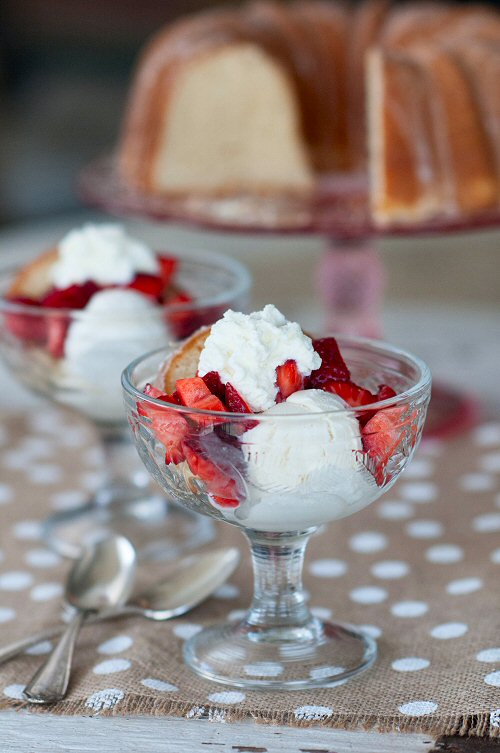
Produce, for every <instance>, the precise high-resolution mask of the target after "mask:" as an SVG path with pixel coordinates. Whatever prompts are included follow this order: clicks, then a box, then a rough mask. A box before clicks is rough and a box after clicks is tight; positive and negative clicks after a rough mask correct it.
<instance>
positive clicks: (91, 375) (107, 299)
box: [64, 289, 168, 421]
mask: <svg viewBox="0 0 500 753" xmlns="http://www.w3.org/2000/svg"><path fill="white" fill-rule="evenodd" d="M167 340H168V329H167V326H166V324H165V323H164V321H163V319H162V310H161V308H159V307H158V306H155V304H154V303H153V302H152V301H150V300H149V299H148V298H147V297H146V296H143V295H141V293H138V292H136V291H135V290H119V289H116V290H114V289H113V290H103V291H101V292H99V293H96V294H95V295H94V296H93V297H92V298H91V300H90V301H89V303H88V304H87V306H86V307H85V309H83V310H82V311H81V312H78V318H77V319H75V320H74V321H73V322H72V324H71V325H70V327H69V329H68V333H67V336H66V341H65V346H64V353H65V359H64V381H65V387H66V390H67V402H70V403H71V404H72V405H73V406H74V407H75V408H77V409H79V410H81V411H82V412H84V413H86V414H87V415H90V416H92V417H94V418H96V419H98V420H101V421H116V420H122V419H123V402H122V396H121V390H120V376H121V372H122V371H123V369H124V368H125V366H127V365H128V364H129V363H130V361H132V360H133V359H134V358H137V357H138V356H140V355H141V353H145V352H146V351H148V350H153V349H154V348H159V347H160V346H161V345H164V344H165V342H167Z"/></svg>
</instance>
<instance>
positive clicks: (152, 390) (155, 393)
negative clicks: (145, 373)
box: [143, 382, 166, 400]
mask: <svg viewBox="0 0 500 753" xmlns="http://www.w3.org/2000/svg"><path fill="white" fill-rule="evenodd" d="M143 392H144V394H145V395H148V396H149V397H154V398H156V399H157V400H160V399H161V398H163V397H165V395H166V393H165V392H162V391H161V390H159V389H158V388H157V387H153V385H152V384H149V382H148V383H147V385H146V386H145V387H144V389H143Z"/></svg>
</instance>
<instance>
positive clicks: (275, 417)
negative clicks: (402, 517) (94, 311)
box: [121, 334, 432, 422]
mask: <svg viewBox="0 0 500 753" xmlns="http://www.w3.org/2000/svg"><path fill="white" fill-rule="evenodd" d="M327 336H328V335H327ZM331 336H332V337H335V338H336V339H337V341H338V342H339V343H340V344H341V345H342V343H343V344H344V345H354V346H363V345H364V346H367V347H370V348H372V350H373V351H374V352H376V351H377V350H378V351H379V352H383V353H384V354H386V355H392V356H394V357H400V358H402V359H404V360H406V361H407V363H409V364H411V365H412V366H416V367H417V369H418V370H419V377H418V379H417V380H416V382H415V384H413V385H412V386H411V387H408V389H406V390H403V392H400V393H398V394H397V395H396V396H395V397H390V398H386V399H385V400H379V401H378V402H374V403H368V404H366V405H361V406H356V407H352V406H350V405H347V406H346V407H342V408H332V409H331V410H324V411H321V412H317V411H316V412H313V411H297V413H287V414H285V415H280V414H276V413H272V414H269V413H265V412H262V413H236V412H234V413H233V412H231V411H214V410H204V409H202V408H190V407H189V406H186V405H178V404H177V403H169V402H167V401H165V400H159V399H157V398H154V397H151V396H150V395H145V394H144V393H143V392H141V391H140V390H139V389H137V387H135V385H134V383H133V381H132V378H133V373H134V371H135V369H136V368H137V366H139V364H141V363H143V362H144V361H146V360H147V359H149V358H153V357H154V356H155V355H159V354H160V353H166V352H171V353H174V352H175V350H177V349H178V348H179V346H180V345H182V342H181V343H178V342H177V343H174V342H172V343H169V344H167V345H164V346H163V347H161V348H157V349H155V350H151V351H149V352H148V353H143V355H141V356H139V357H138V358H135V359H134V360H133V361H132V362H131V363H130V364H129V365H128V366H127V367H126V368H125V369H124V370H123V372H122V377H121V383H122V387H123V389H124V390H125V392H128V393H129V394H131V395H132V396H133V397H134V398H136V399H138V400H140V401H141V402H147V403H150V404H152V405H156V406H158V407H160V408H163V409H168V410H175V411H177V412H179V413H186V414H188V415H202V416H204V415H206V416H214V417H218V418H219V419H220V418H225V419H227V420H228V421H230V420H232V419H234V418H238V419H243V418H244V419H246V420H247V421H248V417H249V416H255V419H257V420H258V421H259V422H261V421H290V420H294V419H297V418H304V417H308V418H312V417H313V416H316V417H317V418H318V419H319V418H320V417H321V416H325V415H330V414H332V415H338V414H339V413H340V414H349V415H354V416H356V415H359V414H361V413H364V412H366V411H369V410H381V409H382V408H396V407H398V405H401V404H402V403H406V402H408V400H409V399H413V400H415V399H417V398H418V397H420V395H422V394H425V392H426V390H427V388H428V387H429V386H430V385H431V384H432V377H431V372H430V369H429V367H428V366H427V364H426V363H425V361H423V360H422V359H421V358H420V357H419V356H416V355H414V354H413V353H410V352H409V351H407V350H404V349H403V348H399V347H397V346H395V345H391V344H390V343H386V342H385V341H383V340H375V339H372V338H369V337H358V336H355V335H335V334H332V335H331Z"/></svg>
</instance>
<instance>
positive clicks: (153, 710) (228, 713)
mask: <svg viewBox="0 0 500 753" xmlns="http://www.w3.org/2000/svg"><path fill="white" fill-rule="evenodd" d="M6 709H10V710H17V711H20V710H29V711H30V712H34V713H42V714H43V713H52V714H57V715H60V716H87V717H95V716H124V715H127V716H144V715H148V716H155V717H160V716H164V717H169V716H170V717H176V718H181V717H182V718H185V719H188V720H190V719H206V720H208V721H211V722H243V721H248V720H252V721H254V722H257V723H259V724H275V725H283V726H293V727H327V728H331V729H341V730H350V731H355V730H358V731H359V730H375V731H377V732H386V733H389V732H400V733H405V732H408V733H426V734H429V735H433V736H435V737H441V736H461V737H466V736H468V737H482V738H484V737H490V738H499V737H500V728H498V727H496V726H492V725H491V720H490V714H489V713H486V714H485V713H481V714H474V715H471V716H447V717H441V718H436V717H434V716H432V715H429V716H425V717H424V716H422V717H415V716H412V717H410V716H408V717H404V716H401V715H396V714H395V715H393V716H385V717H380V716H375V715H370V714H366V715H353V716H348V715H338V714H333V715H332V716H330V717H327V718H324V719H312V720H308V719H297V717H296V716H295V714H294V713H293V712H283V711H277V712H273V711H270V712H268V713H266V714H262V712H255V713H253V712H252V711H251V710H243V709H241V708H238V706H215V705H212V704H199V705H196V704H193V703H186V702H179V701H172V700H168V699H158V700H156V701H154V702H152V701H151V699H145V698H142V697H137V696H134V695H130V694H129V695H128V696H127V697H126V698H124V699H122V700H120V701H118V702H117V703H116V705H115V706H114V707H113V708H107V709H106V708H103V709H102V710H99V711H96V710H93V709H91V708H89V706H88V705H86V701H84V700H78V701H62V702H61V703H57V704H54V705H52V706H34V705H33V704H29V703H25V702H22V701H14V700H9V699H1V700H0V710H6Z"/></svg>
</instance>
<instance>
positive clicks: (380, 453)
mask: <svg viewBox="0 0 500 753" xmlns="http://www.w3.org/2000/svg"><path fill="white" fill-rule="evenodd" d="M405 410H406V408H405V407H403V406H401V407H398V408H385V409H383V410H379V411H377V412H376V413H375V415H374V416H372V417H371V418H370V420H369V421H368V422H367V424H366V425H365V426H364V427H363V429H362V432H361V435H362V439H363V447H364V449H365V450H366V452H367V453H368V456H369V457H370V459H371V460H372V461H373V465H374V470H372V469H370V470H372V473H373V475H374V476H375V479H376V481H377V484H378V485H379V486H382V485H383V484H384V482H386V481H389V480H390V476H387V474H386V472H385V471H386V467H387V464H388V463H389V461H390V459H391V458H392V456H393V455H394V453H395V452H396V450H397V448H398V445H399V444H400V443H401V441H402V440H403V437H404V435H405V434H407V433H408V430H409V432H410V439H411V441H414V440H415V435H416V427H414V426H413V419H414V413H413V414H412V415H411V416H409V417H407V418H404V419H403V414H404V412H405Z"/></svg>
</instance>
